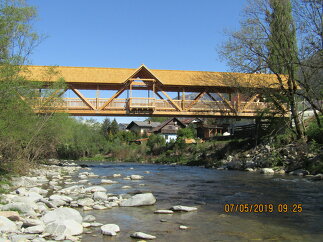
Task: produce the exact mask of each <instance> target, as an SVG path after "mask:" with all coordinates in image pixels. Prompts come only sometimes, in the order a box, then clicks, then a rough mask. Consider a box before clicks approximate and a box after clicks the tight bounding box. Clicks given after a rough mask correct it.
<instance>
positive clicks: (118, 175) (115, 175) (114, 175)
mask: <svg viewBox="0 0 323 242" xmlns="http://www.w3.org/2000/svg"><path fill="white" fill-rule="evenodd" d="M113 177H121V174H113Z"/></svg>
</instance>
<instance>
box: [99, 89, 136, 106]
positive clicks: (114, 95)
mask: <svg viewBox="0 0 323 242" xmlns="http://www.w3.org/2000/svg"><path fill="white" fill-rule="evenodd" d="M127 87H128V85H124V86H123V87H122V88H121V89H119V90H118V91H117V92H116V93H115V94H113V96H112V97H111V98H110V99H109V100H108V101H106V102H105V103H104V104H103V105H102V107H100V108H99V110H103V109H105V107H106V106H108V105H109V104H110V103H111V102H112V101H113V99H115V98H117V97H118V96H120V94H121V93H122V92H123V91H124V90H125V89H126V88H127ZM130 96H131V94H130Z"/></svg>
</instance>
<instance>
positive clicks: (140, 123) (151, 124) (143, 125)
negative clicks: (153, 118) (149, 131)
mask: <svg viewBox="0 0 323 242" xmlns="http://www.w3.org/2000/svg"><path fill="white" fill-rule="evenodd" d="M134 125H137V126H138V127H141V128H155V127H157V126H158V125H160V122H149V121H132V122H131V123H130V124H129V125H128V126H127V128H126V129H131V127H133V126H134Z"/></svg>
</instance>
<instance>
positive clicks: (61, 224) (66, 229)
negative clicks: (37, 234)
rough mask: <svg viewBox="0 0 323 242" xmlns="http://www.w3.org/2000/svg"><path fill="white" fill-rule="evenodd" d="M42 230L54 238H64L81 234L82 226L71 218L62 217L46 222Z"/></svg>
mask: <svg viewBox="0 0 323 242" xmlns="http://www.w3.org/2000/svg"><path fill="white" fill-rule="evenodd" d="M44 232H45V233H48V234H50V235H51V236H53V237H55V240H64V239H68V238H69V237H70V236H73V235H79V234H82V233H83V226H82V225H81V224H80V223H78V222H76V221H75V220H73V219H64V220H60V221H54V222H51V223H49V224H47V225H46V228H45V231H44Z"/></svg>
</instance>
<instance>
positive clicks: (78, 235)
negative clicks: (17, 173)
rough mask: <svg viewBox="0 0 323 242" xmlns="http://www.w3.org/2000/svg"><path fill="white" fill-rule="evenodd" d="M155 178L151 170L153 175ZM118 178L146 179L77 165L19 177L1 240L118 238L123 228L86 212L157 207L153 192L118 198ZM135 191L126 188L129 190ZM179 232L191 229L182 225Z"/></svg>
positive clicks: (3, 208) (0, 209) (0, 215)
mask: <svg viewBox="0 0 323 242" xmlns="http://www.w3.org/2000/svg"><path fill="white" fill-rule="evenodd" d="M147 173H149V171H147ZM92 178H97V179H100V183H99V184H91V183H90V181H89V180H90V179H92ZM116 179H124V180H129V182H131V181H132V180H142V179H144V177H143V176H141V175H136V174H133V175H130V176H125V177H122V175H121V174H113V176H112V177H105V176H104V177H99V176H98V175H96V174H94V173H93V172H91V169H90V168H82V167H80V166H78V165H77V164H64V166H56V165H50V166H47V165H42V166H39V168H38V169H34V170H33V171H31V172H30V175H28V176H22V177H14V178H12V181H11V186H8V185H7V186H5V188H6V189H8V190H9V191H10V192H9V193H8V194H2V195H1V203H2V205H0V234H1V235H0V240H1V241H46V240H71V241H78V240H81V239H82V234H85V233H86V234H92V233H93V234H95V233H98V234H103V235H108V236H115V235H117V234H118V233H122V228H120V227H119V226H118V225H117V224H103V223H100V221H97V219H96V218H95V217H94V216H93V215H86V216H85V215H83V211H89V210H107V209H111V208H113V207H136V206H149V205H153V204H155V203H156V198H155V196H154V195H153V194H152V193H148V192H147V193H140V194H136V195H130V194H126V193H123V194H120V195H116V194H112V193H108V190H107V188H106V187H107V186H108V185H109V184H115V183H117V182H118V181H116ZM129 187H130V184H129V186H123V187H122V189H127V188H129ZM196 210H197V208H196V207H187V206H181V205H176V206H173V207H172V208H171V209H162V210H156V211H155V214H171V213H174V212H192V211H196ZM179 229H187V227H186V226H185V225H180V226H179ZM129 237H132V238H139V239H147V240H148V239H155V238H156V236H154V235H150V234H146V233H144V232H141V231H135V232H134V233H132V234H129Z"/></svg>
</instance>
